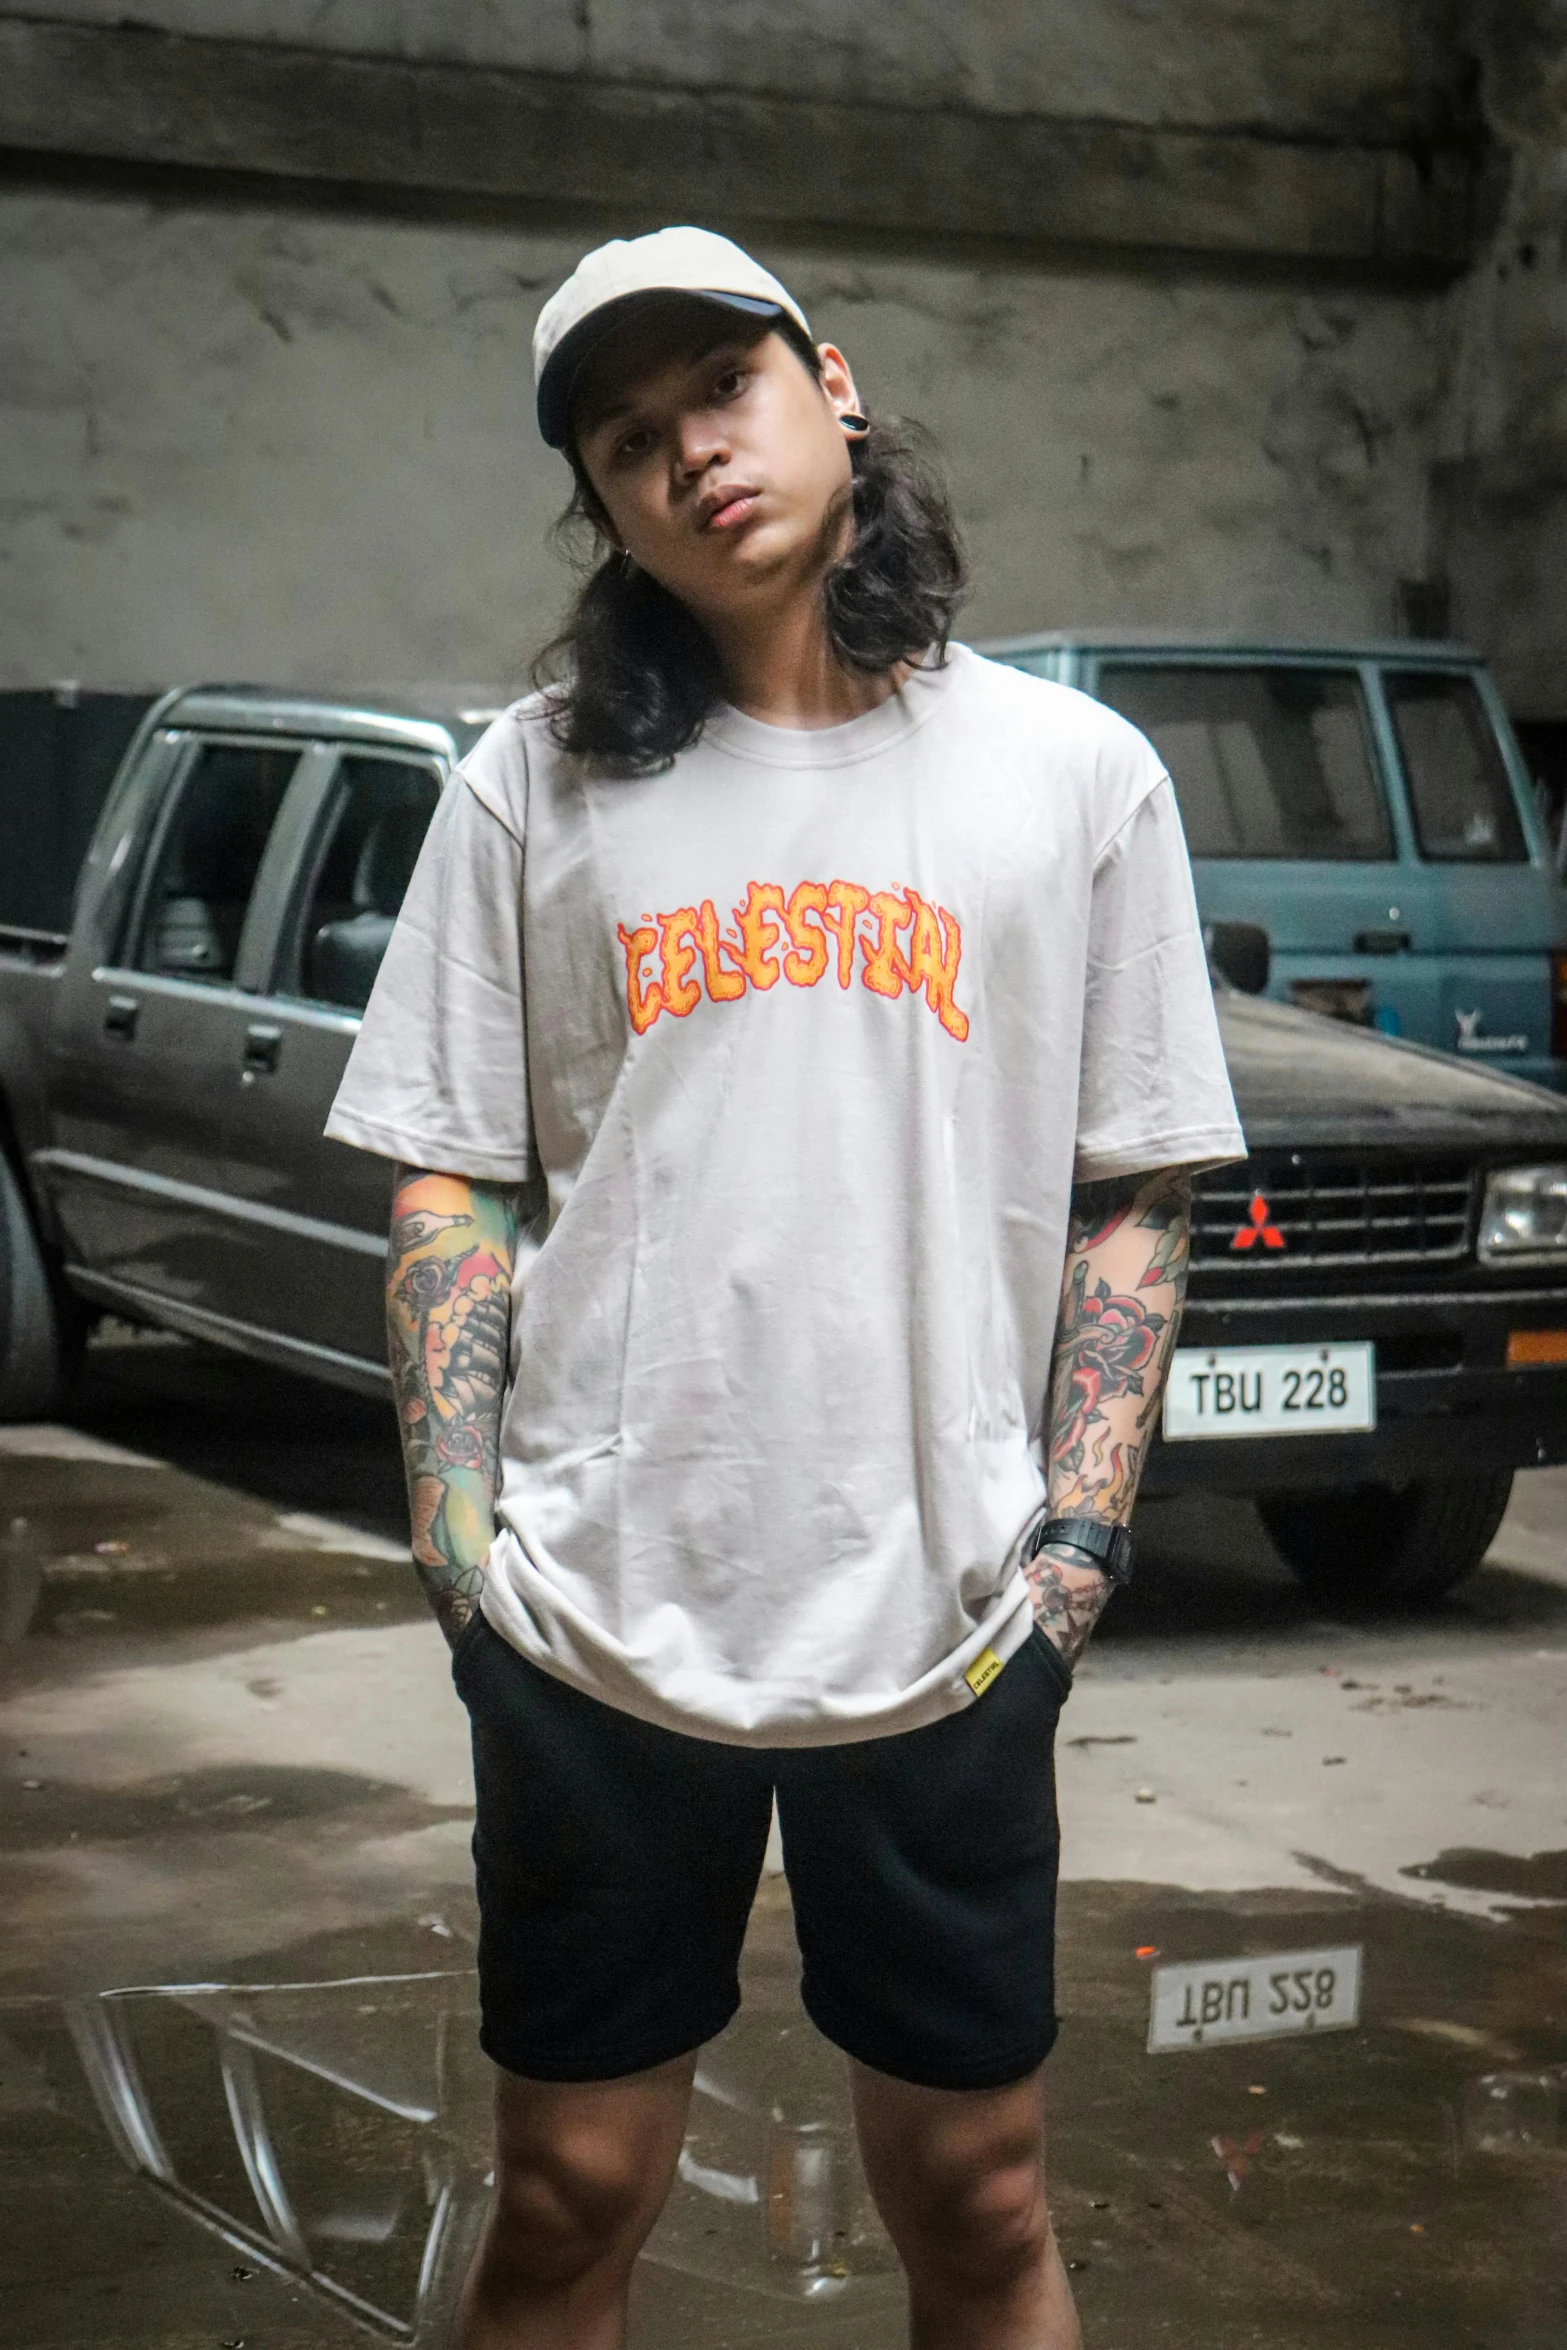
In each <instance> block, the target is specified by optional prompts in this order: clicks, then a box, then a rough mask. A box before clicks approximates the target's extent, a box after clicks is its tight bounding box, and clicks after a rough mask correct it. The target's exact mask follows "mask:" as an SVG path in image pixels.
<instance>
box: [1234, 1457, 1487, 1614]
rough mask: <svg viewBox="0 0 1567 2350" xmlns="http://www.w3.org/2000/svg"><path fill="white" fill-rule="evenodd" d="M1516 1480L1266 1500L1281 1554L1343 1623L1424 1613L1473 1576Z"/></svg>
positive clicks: (1262, 1510) (1464, 1480)
mask: <svg viewBox="0 0 1567 2350" xmlns="http://www.w3.org/2000/svg"><path fill="white" fill-rule="evenodd" d="M1512 1488H1513V1472H1512V1470H1511V1469H1501V1470H1499V1471H1497V1472H1496V1474H1495V1475H1493V1476H1490V1477H1431V1478H1422V1479H1420V1480H1419V1481H1418V1482H1417V1483H1415V1484H1413V1485H1356V1486H1351V1487H1350V1488H1349V1489H1348V1490H1347V1491H1344V1492H1331V1491H1322V1492H1311V1491H1301V1492H1291V1493H1266V1494H1262V1495H1260V1496H1259V1498H1258V1502H1257V1509H1258V1513H1259V1515H1260V1516H1261V1519H1262V1522H1263V1524H1264V1526H1266V1528H1267V1530H1268V1533H1269V1535H1270V1536H1271V1537H1272V1540H1273V1546H1274V1548H1275V1549H1276V1550H1277V1551H1278V1553H1279V1556H1280V1557H1281V1558H1282V1559H1283V1560H1284V1562H1285V1564H1286V1565H1287V1566H1289V1567H1290V1568H1292V1569H1293V1571H1294V1572H1295V1574H1296V1575H1298V1576H1299V1578H1300V1580H1301V1582H1302V1583H1304V1585H1305V1586H1306V1589H1307V1590H1308V1591H1309V1592H1310V1594H1311V1596H1312V1598H1313V1599H1314V1600H1316V1601H1318V1602H1319V1603H1320V1605H1321V1606H1323V1607H1325V1608H1328V1609H1331V1610H1335V1611H1337V1612H1338V1613H1341V1614H1360V1615H1369V1614H1372V1613H1374V1612H1375V1611H1376V1610H1377V1609H1379V1608H1400V1607H1424V1606H1429V1605H1430V1604H1431V1602H1432V1601H1433V1600H1437V1599H1440V1598H1441V1597H1442V1596H1443V1594H1444V1593H1445V1592H1448V1591H1451V1590H1452V1589H1453V1586H1454V1585H1455V1584H1457V1583H1461V1582H1462V1581H1463V1579H1464V1577H1465V1576H1466V1575H1468V1574H1472V1573H1473V1571H1474V1569H1475V1568H1476V1567H1477V1566H1478V1565H1479V1564H1480V1561H1481V1560H1482V1559H1483V1558H1484V1556H1485V1554H1486V1552H1487V1550H1488V1549H1489V1548H1490V1546H1491V1537H1492V1535H1493V1534H1494V1533H1495V1532H1496V1529H1497V1527H1498V1526H1499V1525H1500V1524H1501V1522H1502V1512H1503V1511H1504V1510H1505V1509H1506V1507H1507V1497H1508V1495H1509V1494H1510V1493H1511V1491H1512Z"/></svg>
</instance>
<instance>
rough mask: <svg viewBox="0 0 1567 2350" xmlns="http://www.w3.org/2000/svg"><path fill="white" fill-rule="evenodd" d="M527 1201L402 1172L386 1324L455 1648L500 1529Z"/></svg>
mask: <svg viewBox="0 0 1567 2350" xmlns="http://www.w3.org/2000/svg"><path fill="white" fill-rule="evenodd" d="M517 1216H518V1194H517V1192H516V1191H514V1190H512V1189H510V1188H509V1187H502V1186H499V1185H494V1184H483V1183H470V1182H469V1181H467V1179H466V1178H464V1177H461V1176H456V1175H435V1174H430V1173H428V1172H427V1171H425V1170H423V1169H419V1168H410V1167H399V1169H398V1171H397V1188H396V1193H395V1197H394V1201H393V1211H392V1234H391V1248H390V1252H389V1255H388V1261H387V1281H386V1319H387V1334H388V1338H389V1340H390V1346H391V1361H392V1386H393V1391H394V1393H395V1395H396V1398H397V1418H398V1427H399V1430H400V1433H401V1435H402V1441H403V1463H404V1467H405V1469H406V1472H407V1477H408V1506H409V1516H410V1519H411V1522H412V1537H413V1555H414V1564H415V1566H416V1567H417V1568H418V1571H419V1579H420V1581H421V1582H422V1583H423V1585H424V1588H425V1593H426V1596H427V1597H428V1599H429V1602H430V1605H431V1606H432V1607H433V1608H434V1610H435V1613H436V1616H437V1618H438V1620H439V1622H440V1626H441V1629H442V1631H443V1632H444V1633H445V1634H446V1637H447V1639H448V1640H449V1641H453V1642H455V1640H456V1638H457V1635H458V1633H459V1632H460V1631H461V1630H462V1628H463V1626H464V1625H465V1624H466V1623H467V1621H468V1619H469V1617H470V1616H471V1615H472V1614H473V1611H474V1609H475V1608H476V1607H477V1606H478V1604H479V1593H480V1590H481V1588H482V1586H483V1581H484V1561H485V1558H486V1557H487V1555H488V1553H489V1548H490V1544H491V1542H492V1540H493V1539H494V1533H495V1521H494V1507H495V1489H496V1481H497V1475H498V1468H499V1458H498V1447H499V1440H500V1416H501V1403H502V1399H503V1397H504V1394H505V1388H506V1367H507V1358H508V1353H509V1347H510V1335H511V1275H512V1261H513V1257H514V1255H515V1252H516V1243H517Z"/></svg>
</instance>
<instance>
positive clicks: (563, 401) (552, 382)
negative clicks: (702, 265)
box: [537, 286, 785, 449]
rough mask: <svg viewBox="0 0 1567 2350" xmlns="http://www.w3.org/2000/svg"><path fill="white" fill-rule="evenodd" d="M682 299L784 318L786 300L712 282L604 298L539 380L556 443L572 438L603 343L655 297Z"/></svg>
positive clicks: (543, 428) (547, 434)
mask: <svg viewBox="0 0 1567 2350" xmlns="http://www.w3.org/2000/svg"><path fill="white" fill-rule="evenodd" d="M671 299H679V300H684V301H687V302H711V303H712V304H713V305H714V306H715V308H717V309H720V310H735V311H738V312H739V313H740V314H741V316H742V317H745V318H782V317H784V315H785V312H784V309H783V305H782V304H781V303H778V302H764V301H762V300H761V299H760V298H759V297H758V296H756V295H754V294H721V293H715V292H713V291H711V290H710V289H709V288H708V287H706V286H648V287H644V288H642V289H641V290H639V291H638V292H637V293H634V294H622V295H621V296H620V297H619V299H618V300H617V301H614V302H604V303H602V304H601V305H600V306H599V308H598V309H597V310H592V311H590V312H589V313H588V315H587V317H586V318H579V319H578V321H577V323H576V325H575V326H574V327H572V328H571V330H570V332H569V333H567V334H564V335H562V336H561V338H560V341H559V342H558V343H557V344H556V346H555V348H554V350H553V351H552V352H551V353H550V355H549V357H548V359H547V360H546V361H545V363H544V372H543V374H542V375H541V376H540V377H539V383H538V394H537V398H538V414H539V430H540V432H541V433H542V434H543V435H544V439H545V442H546V444H547V445H548V446H549V447H550V448H552V449H563V448H564V447H565V446H566V443H567V441H568V440H569V438H570V426H571V404H572V401H573V400H574V399H575V398H576V394H577V385H578V383H579V382H580V381H581V378H582V371H583V369H584V368H585V367H586V366H587V364H588V361H589V360H590V359H591V358H592V357H593V354H594V353H595V352H596V351H597V350H598V349H599V348H600V346H601V345H602V344H604V343H606V342H608V340H609V338H610V336H611V335H612V334H613V333H614V331H615V329H616V327H617V326H619V324H620V323H621V321H622V319H624V318H625V317H626V316H627V315H628V314H629V313H630V312H631V311H633V310H639V309H645V308H647V307H648V305H649V304H650V303H653V302H661V301H667V300H671Z"/></svg>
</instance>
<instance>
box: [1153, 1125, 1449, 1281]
mask: <svg viewBox="0 0 1567 2350" xmlns="http://www.w3.org/2000/svg"><path fill="white" fill-rule="evenodd" d="M1473 1192H1474V1177H1473V1172H1472V1170H1471V1169H1470V1167H1469V1166H1468V1165H1467V1163H1466V1162H1465V1161H1464V1160H1463V1159H1459V1158H1423V1157H1417V1156H1413V1155H1409V1154H1394V1153H1391V1152H1383V1151H1334V1152H1321V1153H1319V1152H1316V1151H1279V1152H1259V1153H1258V1154H1257V1155H1256V1156H1255V1157H1254V1158H1250V1159H1247V1160H1245V1161H1244V1162H1243V1163H1242V1164H1241V1165H1240V1166H1238V1167H1217V1168H1215V1170H1214V1172H1213V1173H1212V1174H1211V1175H1206V1176H1200V1177H1199V1178H1198V1182H1197V1192H1196V1198H1195V1200H1194V1202H1193V1209H1192V1261H1193V1264H1194V1265H1215V1266H1216V1265H1220V1264H1223V1265H1225V1266H1233V1267H1234V1269H1235V1271H1236V1272H1237V1274H1242V1275H1245V1274H1250V1275H1254V1276H1255V1277H1256V1278H1258V1279H1260V1280H1267V1279H1269V1278H1270V1277H1271V1278H1274V1279H1277V1278H1278V1277H1279V1276H1280V1275H1284V1274H1287V1273H1288V1271H1289V1268H1290V1267H1291V1266H1292V1265H1299V1264H1301V1263H1308V1264H1313V1265H1433V1264H1452V1263H1453V1262H1454V1261H1455V1260H1456V1259H1458V1258H1460V1257H1462V1256H1463V1255H1464V1253H1465V1251H1466V1249H1467V1248H1468V1246H1469V1223H1470V1203H1471V1200H1472V1197H1473Z"/></svg>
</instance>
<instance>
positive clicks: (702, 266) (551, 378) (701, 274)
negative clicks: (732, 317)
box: [533, 228, 811, 449]
mask: <svg viewBox="0 0 1567 2350" xmlns="http://www.w3.org/2000/svg"><path fill="white" fill-rule="evenodd" d="M652 294H698V295H700V296H701V297H702V298H703V299H704V300H706V301H709V302H717V303H719V304H721V305H722V306H723V307H724V308H725V309H728V310H738V311H740V312H742V313H743V314H744V315H745V316H746V317H749V318H781V317H788V318H792V319H793V321H794V323H795V325H796V326H797V327H798V328H799V329H800V331H801V333H802V334H803V335H804V336H805V337H806V339H807V341H809V340H810V337H811V329H810V326H809V323H808V322H807V319H806V316H805V312H804V311H803V310H802V309H801V308H800V305H799V303H798V302H796V300H795V299H794V296H793V295H792V294H791V293H789V292H788V290H787V289H786V288H785V287H783V286H781V285H780V284H779V283H778V280H777V279H776V278H775V277H773V276H772V275H771V274H770V273H769V272H768V271H767V270H765V269H764V268H763V267H762V265H761V263H760V262H759V261H753V260H752V259H751V256H750V254H749V253H744V252H742V251H741V249H740V247H739V246H738V245H734V244H731V243H730V241H729V239H728V238H727V237H720V236H715V234H714V233H713V231H712V230H711V229H706V228H661V229H655V230H654V231H653V233H652V235H651V236H646V237H630V238H627V237H616V238H615V240H614V241H613V243H611V244H608V245H599V246H598V247H596V248H595V250H594V251H593V252H591V253H587V254H584V256H583V258H582V259H581V260H580V261H579V262H578V263H577V266H576V268H575V269H574V270H573V271H572V273H571V275H570V277H568V278H567V280H566V282H565V284H564V285H563V286H559V287H557V289H556V291H555V292H554V293H553V294H551V296H550V298H549V300H548V301H547V302H546V303H545V305H544V307H543V309H542V310H541V311H540V312H539V323H538V325H537V326H536V327H535V328H534V330H533V381H534V384H535V386H536V388H537V392H538V406H539V430H540V432H541V433H542V434H543V435H544V438H545V440H546V441H547V442H548V444H549V446H550V447H551V448H552V449H563V448H564V447H565V445H566V440H567V427H568V424H569V421H570V414H571V401H572V394H573V393H574V392H575V390H576V388H577V381H578V378H579V377H580V376H581V374H582V370H583V368H584V367H585V366H586V365H587V362H588V360H589V359H590V358H591V357H592V355H593V353H594V352H595V351H596V350H597V349H598V347H599V345H600V344H601V343H602V342H603V341H604V340H605V338H606V337H607V336H608V335H609V333H610V332H611V330H612V328H613V327H614V326H615V324H616V322H617V320H618V318H619V317H620V316H621V315H622V312H623V310H624V309H625V308H626V307H628V306H630V305H631V304H633V303H637V302H641V301H645V300H646V299H647V297H648V296H649V295H652Z"/></svg>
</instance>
